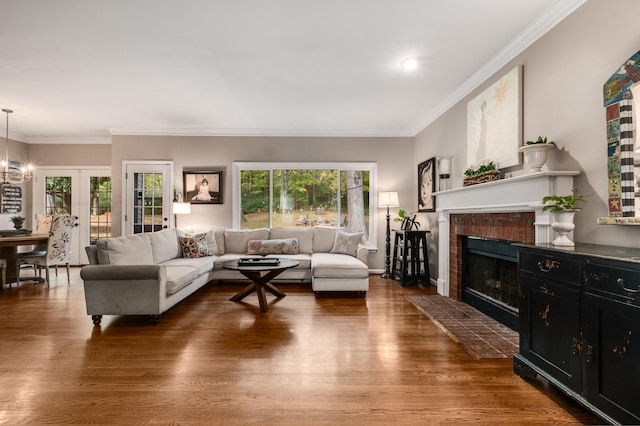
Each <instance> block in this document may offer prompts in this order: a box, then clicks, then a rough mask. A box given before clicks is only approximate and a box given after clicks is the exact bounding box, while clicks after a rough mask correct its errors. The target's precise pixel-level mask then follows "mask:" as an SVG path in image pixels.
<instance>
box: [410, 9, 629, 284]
mask: <svg viewBox="0 0 640 426" xmlns="http://www.w3.org/2000/svg"><path fill="white" fill-rule="evenodd" d="M639 49H640V1H638V0H610V1H602V0H591V1H588V2H587V3H585V4H584V5H583V6H581V7H580V8H579V9H578V10H577V11H576V12H574V13H573V14H572V15H570V16H569V17H567V18H566V19H565V20H564V21H563V22H561V23H560V24H558V25H557V26H556V27H555V28H554V29H552V30H551V31H550V32H549V33H547V34H545V35H544V36H543V37H542V38H540V39H539V40H538V41H536V42H535V43H534V44H533V45H531V46H530V47H529V48H528V49H526V50H525V51H524V52H522V53H521V54H520V55H518V57H516V58H515V59H514V60H512V61H511V62H510V63H509V64H507V65H505V66H504V67H503V69H502V70H500V71H499V72H497V73H496V74H495V75H494V76H492V77H491V78H490V79H488V80H487V81H486V82H484V84H482V85H481V87H478V88H477V89H476V90H475V91H474V92H473V93H471V94H469V95H468V96H467V97H466V98H465V99H463V100H462V101H461V102H459V103H458V104H456V105H455V106H454V107H453V108H451V109H450V110H449V111H448V112H447V113H445V114H444V115H442V116H441V117H439V118H438V119H437V120H436V121H434V122H433V123H431V124H430V125H429V126H427V128H425V129H424V130H423V131H422V132H421V133H420V134H419V135H417V136H416V138H415V146H414V170H415V168H416V166H417V164H418V163H420V162H422V161H424V160H426V159H428V158H430V157H433V156H438V155H453V156H454V157H455V160H454V169H453V187H459V186H462V172H463V170H464V167H465V164H466V119H467V117H466V104H467V102H468V101H469V100H471V99H473V98H474V97H475V96H477V95H478V94H479V93H480V92H482V91H483V90H484V89H485V88H486V87H488V86H490V85H491V84H492V83H494V82H495V81H496V80H497V79H499V78H500V77H502V76H503V75H504V74H506V73H507V72H508V71H509V70H511V69H512V68H513V67H514V66H516V65H518V64H521V65H523V75H524V78H523V85H524V95H523V99H524V105H523V109H524V118H523V133H524V140H530V139H536V138H537V137H538V136H539V135H542V136H547V137H549V138H550V139H551V140H554V141H556V143H557V144H558V146H559V147H560V150H556V151H553V152H552V157H551V159H550V160H549V162H548V165H547V166H545V167H548V168H549V169H551V170H579V171H581V172H582V173H581V175H580V176H579V177H578V178H577V180H576V186H577V187H578V188H579V190H580V191H581V192H582V193H583V194H590V195H591V196H590V197H589V198H588V199H587V204H586V206H585V207H584V208H583V210H582V212H580V213H579V214H577V215H576V220H575V222H576V230H575V239H576V241H579V242H585V243H598V244H611V245H619V246H627V247H631V246H635V247H637V246H638V244H639V243H638V241H639V238H640V227H636V226H619V225H617V226H616V225H597V224H596V218H597V217H600V216H607V214H608V213H607V198H608V195H607V194H608V192H607V168H606V166H607V142H606V135H605V111H604V107H603V97H602V86H603V84H604V83H605V81H606V80H607V79H608V78H609V77H610V76H611V75H612V74H613V72H614V71H615V69H616V68H617V67H618V66H619V65H621V64H622V62H623V61H625V60H626V59H628V58H629V57H630V56H631V55H633V54H634V53H635V52H637V51H638V50H639ZM524 172H525V170H524V169H523V167H517V168H516V169H515V170H513V173H514V174H522V173H524ZM414 173H417V172H415V171H414ZM416 175H417V174H416ZM414 181H417V177H416V178H414ZM416 188H417V184H416ZM416 191H417V189H416ZM416 191H414V193H415V192H416ZM428 217H429V220H431V221H434V220H435V214H429V215H428ZM434 250H437V248H435V247H434ZM432 275H433V273H432Z"/></svg>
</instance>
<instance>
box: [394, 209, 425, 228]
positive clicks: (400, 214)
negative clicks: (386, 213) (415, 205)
mask: <svg viewBox="0 0 640 426" xmlns="http://www.w3.org/2000/svg"><path fill="white" fill-rule="evenodd" d="M415 214H416V212H407V211H404V210H402V209H400V210H398V217H396V218H394V219H393V221H394V222H403V221H404V220H405V219H410V218H411V217H413V216H414V215H415ZM414 223H415V224H416V225H418V227H420V222H418V221H415V222H414Z"/></svg>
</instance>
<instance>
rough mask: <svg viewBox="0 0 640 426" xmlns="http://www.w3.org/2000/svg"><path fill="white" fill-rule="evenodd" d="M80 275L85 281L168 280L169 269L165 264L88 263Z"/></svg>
mask: <svg viewBox="0 0 640 426" xmlns="http://www.w3.org/2000/svg"><path fill="white" fill-rule="evenodd" d="M80 277H81V278H82V279H83V280H85V281H112V280H113V281H136V280H148V279H157V280H158V281H166V277H167V270H166V267H165V266H163V265H87V266H84V267H83V268H82V269H81V270H80Z"/></svg>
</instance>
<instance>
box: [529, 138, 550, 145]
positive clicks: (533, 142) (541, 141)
mask: <svg viewBox="0 0 640 426" xmlns="http://www.w3.org/2000/svg"><path fill="white" fill-rule="evenodd" d="M543 143H553V141H549V142H547V137H546V136H544V137H543V136H538V139H536V140H535V141H527V145H538V144H543Z"/></svg>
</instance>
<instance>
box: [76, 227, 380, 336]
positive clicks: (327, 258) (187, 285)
mask: <svg viewBox="0 0 640 426" xmlns="http://www.w3.org/2000/svg"><path fill="white" fill-rule="evenodd" d="M358 240H359V236H358V235H356V234H348V233H346V232H343V231H341V230H336V229H335V228H323V227H316V228H313V229H306V228H272V229H266V228H265V229H251V230H234V229H224V228H213V229H164V230H162V231H159V232H154V233H148V234H134V235H127V236H122V237H113V238H105V239H101V240H99V241H98V243H97V244H96V245H95V246H89V247H87V248H86V250H87V254H88V256H89V262H90V265H87V266H85V267H83V268H82V270H81V271H80V276H81V277H82V279H83V280H84V289H85V300H86V306H87V314H88V315H91V316H92V319H93V323H94V325H96V326H98V325H100V322H101V319H102V316H103V315H150V316H152V319H153V321H154V322H157V321H159V317H160V314H162V313H163V312H165V311H166V310H168V309H169V308H171V307H172V306H174V305H175V304H176V303H178V302H180V301H181V300H183V299H184V298H186V297H187V296H189V295H190V294H192V293H193V292H195V291H196V290H198V289H199V288H201V287H202V286H204V285H205V284H207V283H209V282H211V281H218V280H246V278H244V277H243V276H242V274H240V273H239V272H238V271H232V270H228V269H224V268H223V267H222V264H223V263H225V262H228V261H231V260H235V259H238V258H240V257H246V256H267V257H274V256H275V257H284V258H289V259H295V260H297V261H298V262H299V264H298V266H297V267H295V268H292V269H287V270H285V271H284V272H283V273H282V274H281V275H280V276H278V279H277V280H279V281H297V280H300V281H304V282H311V286H312V289H313V291H314V292H315V293H316V296H317V295H318V294H319V292H321V291H355V292H358V293H359V294H360V295H361V296H362V297H364V296H365V295H366V292H367V291H368V289H369V270H368V267H367V265H366V260H367V253H368V251H367V248H366V247H364V246H362V245H360V244H358ZM185 253H186V255H187V256H192V257H185Z"/></svg>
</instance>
